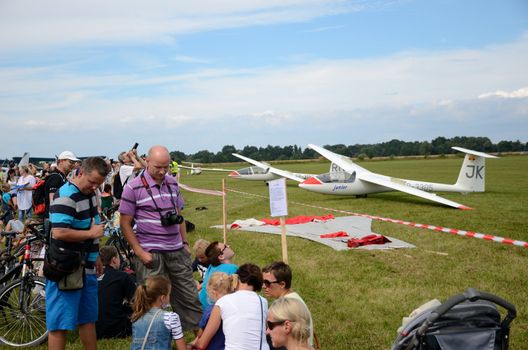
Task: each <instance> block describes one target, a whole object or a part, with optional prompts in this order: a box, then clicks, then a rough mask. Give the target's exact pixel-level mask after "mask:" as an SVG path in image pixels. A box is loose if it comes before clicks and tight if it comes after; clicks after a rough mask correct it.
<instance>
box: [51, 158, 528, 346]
mask: <svg viewBox="0 0 528 350" xmlns="http://www.w3.org/2000/svg"><path fill="white" fill-rule="evenodd" d="M360 164H361V165H362V166H364V167H365V168H368V169H369V170H372V171H375V172H380V173H383V174H386V175H392V176H398V177H405V178H410V179H417V180H426V181H434V182H447V183H454V182H455V181H456V178H457V175H458V172H459V169H460V166H461V164H462V159H461V158H445V159H424V160H389V161H369V162H362V163H360ZM486 165H487V169H486V182H487V183H486V190H487V191H486V192H485V193H473V194H469V195H461V194H457V193H445V194H442V195H443V196H445V197H446V198H449V199H452V200H454V201H457V202H459V203H462V204H465V205H467V206H470V207H473V208H475V210H472V211H462V210H456V209H451V208H448V207H444V206H441V205H438V204H435V203H432V202H429V201H427V200H422V199H420V198H416V197H412V196H409V195H406V194H402V193H386V194H377V195H372V196H369V197H368V198H362V199H356V198H350V197H348V198H347V197H337V196H330V195H320V194H316V193H310V192H306V191H303V190H301V189H300V188H298V187H297V186H296V185H295V184H293V183H291V182H288V198H289V200H290V201H297V202H303V203H307V204H314V205H320V206H322V207H328V208H335V209H340V210H347V211H351V212H356V213H365V214H370V215H377V216H381V217H390V218H395V219H402V220H407V221H413V222H419V223H424V224H434V225H439V226H445V227H450V228H457V229H463V230H470V231H476V232H481V233H487V234H492V235H498V236H503V237H509V238H513V239H518V240H523V241H528V225H527V224H526V221H527V219H528V215H527V214H526V210H527V208H528V205H527V204H528V203H527V202H528V177H527V174H528V157H527V156H510V157H503V158H501V159H492V160H488V161H487V163H486ZM279 167H281V168H283V169H287V170H292V171H296V172H307V173H321V172H327V171H328V167H329V164H327V163H321V162H313V163H302V164H283V165H280V166H279ZM223 176H224V174H219V173H205V172H204V173H203V174H202V175H199V176H187V175H185V174H183V176H182V182H183V183H185V184H187V185H191V186H194V187H200V188H210V189H221V179H222V177H223ZM226 183H227V187H228V188H232V189H236V190H239V191H243V192H249V193H254V194H259V195H267V187H266V186H265V185H264V184H263V183H260V182H249V181H237V180H231V179H228V180H226ZM184 197H185V200H186V209H185V210H184V214H185V216H186V217H187V218H188V219H189V220H191V221H192V222H193V223H195V224H196V227H197V229H196V231H195V232H194V233H192V234H190V239H191V241H192V242H194V241H195V240H196V239H198V238H206V239H208V240H221V239H222V231H221V230H216V229H210V228H209V227H210V226H211V225H218V224H221V223H222V207H221V203H222V201H221V198H220V197H212V196H206V195H202V194H196V193H189V192H184ZM201 206H206V207H207V208H208V210H203V211H196V210H195V208H196V207H201ZM227 206H228V222H232V221H234V220H236V219H245V218H251V217H254V218H263V217H269V204H268V201H267V200H265V199H260V198H255V197H249V196H244V195H241V194H236V193H233V192H228V196H227ZM289 213H290V216H296V215H316V214H317V215H321V214H327V213H328V212H322V211H319V210H316V209H313V208H308V207H303V206H300V205H290V206H289ZM372 226H373V227H372V228H373V231H374V232H378V233H381V234H385V235H389V236H393V237H395V238H398V239H402V240H404V241H407V242H409V243H412V244H414V245H416V246H417V248H416V249H402V250H393V251H362V250H349V251H342V252H337V251H334V250H332V249H331V248H328V247H326V246H323V245H320V244H317V243H314V242H311V241H308V240H304V239H300V238H288V254H289V263H290V265H291V266H292V269H293V271H294V281H293V287H294V289H295V290H296V291H298V292H299V293H300V294H301V295H302V296H303V298H304V299H305V301H306V303H307V304H308V306H309V307H310V309H311V311H312V314H313V319H314V323H315V330H316V333H317V335H318V337H319V340H320V342H321V344H322V348H323V349H388V348H390V346H391V344H392V342H393V341H394V339H395V337H396V329H397V328H398V327H399V325H400V323H401V318H402V317H403V316H407V315H408V314H409V313H410V312H411V311H412V310H413V309H415V308H416V307H418V306H419V305H420V304H422V303H424V302H426V301H428V300H430V299H433V298H437V299H439V300H441V301H444V300H445V299H447V298H448V297H450V296H452V295H454V294H458V293H460V292H462V291H464V290H465V289H467V288H468V287H475V288H477V289H481V290H484V291H487V292H490V293H493V294H497V295H499V296H501V297H503V298H505V299H506V300H508V301H510V302H511V303H513V304H514V305H515V306H516V307H517V312H518V316H517V318H516V319H515V320H514V321H513V324H512V330H511V341H510V345H511V348H512V349H521V348H525V347H526V345H523V344H528V317H527V312H528V306H527V302H526V301H527V296H528V292H527V289H526V281H527V277H528V268H527V265H526V261H527V258H528V249H526V248H520V247H514V246H507V245H503V244H498V243H494V242H488V241H484V240H480V239H475V238H466V237H460V236H455V235H450V234H445V233H438V232H434V231H430V230H423V229H416V228H412V227H408V226H403V225H397V224H392V223H384V222H380V221H373V225H372ZM228 237H229V238H228V239H229V244H230V245H231V246H232V247H233V248H234V250H235V252H236V254H237V255H236V257H235V262H236V263H237V264H242V263H244V262H247V261H251V262H254V263H257V264H258V265H260V266H263V265H265V264H267V263H269V262H271V261H273V260H278V259H280V258H281V247H280V237H279V236H275V235H266V234H260V233H247V232H242V231H230V232H229V233H228ZM192 242H191V243H192ZM128 346H129V341H117V340H114V341H104V342H100V343H99V347H100V348H101V349H126V348H128ZM42 348H44V347H42ZM68 348H69V349H80V348H81V347H80V344H79V340H78V339H76V338H75V336H71V339H70V340H69V343H68Z"/></svg>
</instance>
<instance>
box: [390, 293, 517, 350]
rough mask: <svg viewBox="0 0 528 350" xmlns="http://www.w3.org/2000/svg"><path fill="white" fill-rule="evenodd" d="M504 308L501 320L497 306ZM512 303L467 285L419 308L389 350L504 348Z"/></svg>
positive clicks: (507, 337)
mask: <svg viewBox="0 0 528 350" xmlns="http://www.w3.org/2000/svg"><path fill="white" fill-rule="evenodd" d="M495 304H496V305H499V306H501V307H503V308H504V309H506V310H507V314H506V316H505V317H504V319H503V320H502V322H501V314H500V312H499V311H498V310H497V307H496V305H495ZM516 315H517V311H516V309H515V306H513V305H512V304H510V303H509V302H507V301H506V300H504V299H502V298H499V297H498V296H496V295H493V294H489V293H485V292H479V291H477V290H475V289H473V288H469V289H468V290H467V291H466V292H465V293H463V294H459V295H455V296H453V297H451V298H450V299H448V300H447V301H446V302H445V303H443V304H442V305H440V306H438V307H436V308H435V307H433V308H430V309H427V310H425V311H422V312H421V313H419V314H418V315H417V316H416V317H415V318H413V319H412V320H411V321H410V322H409V323H408V324H406V325H405V326H404V328H403V330H402V331H401V332H400V333H399V334H398V337H397V338H396V341H395V342H394V344H393V346H392V350H404V349H405V350H507V349H508V344H509V333H510V323H511V321H512V320H513V319H514V318H515V316H516Z"/></svg>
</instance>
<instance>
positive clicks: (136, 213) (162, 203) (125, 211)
mask: <svg viewBox="0 0 528 350" xmlns="http://www.w3.org/2000/svg"><path fill="white" fill-rule="evenodd" d="M143 174H144V176H145V180H147V183H148V185H149V186H150V190H151V191H152V197H151V196H150V195H149V193H148V192H147V190H146V188H145V186H143V182H142V181H141V176H137V177H136V178H135V179H133V180H131V181H129V182H128V183H127V184H126V185H125V187H124V188H123V194H122V195H121V204H120V205H119V212H120V213H121V214H122V215H130V216H133V217H134V218H135V219H136V225H137V230H136V237H137V239H138V241H139V244H140V245H141V247H142V248H143V249H145V250H146V251H151V250H158V251H173V250H177V249H180V248H182V247H183V242H182V238H181V235H180V233H179V232H180V227H179V225H177V224H176V225H171V226H161V220H160V214H159V212H158V211H157V209H156V206H155V205H154V202H153V201H152V198H154V200H155V201H156V204H157V205H158V207H159V208H160V209H161V213H162V215H164V214H165V213H167V212H168V211H170V210H174V206H173V205H172V200H174V204H175V206H176V208H182V207H183V198H182V196H181V194H180V189H179V188H178V183H177V182H176V179H175V178H173V177H172V176H168V175H166V176H165V179H164V180H163V182H162V183H161V186H159V185H158V184H157V183H156V181H154V179H152V177H151V176H150V174H149V173H148V171H147V170H145V171H144V172H143ZM167 186H170V189H171V190H172V198H171V194H170V192H169V189H168V187H167Z"/></svg>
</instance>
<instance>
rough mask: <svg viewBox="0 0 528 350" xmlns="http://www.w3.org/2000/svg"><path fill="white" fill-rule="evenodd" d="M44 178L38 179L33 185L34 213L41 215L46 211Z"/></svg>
mask: <svg viewBox="0 0 528 350" xmlns="http://www.w3.org/2000/svg"><path fill="white" fill-rule="evenodd" d="M45 184H46V180H44V179H42V180H39V181H38V182H37V183H36V184H35V185H34V186H33V211H34V212H35V214H36V215H42V214H44V212H45V211H46V192H45V187H46V186H44V185H45Z"/></svg>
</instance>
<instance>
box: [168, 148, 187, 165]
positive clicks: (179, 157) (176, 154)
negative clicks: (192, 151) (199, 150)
mask: <svg viewBox="0 0 528 350" xmlns="http://www.w3.org/2000/svg"><path fill="white" fill-rule="evenodd" d="M170 157H171V159H174V160H175V161H177V162H178V163H181V162H183V161H185V160H186V159H187V155H186V154H185V153H183V152H180V151H172V152H170Z"/></svg>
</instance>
